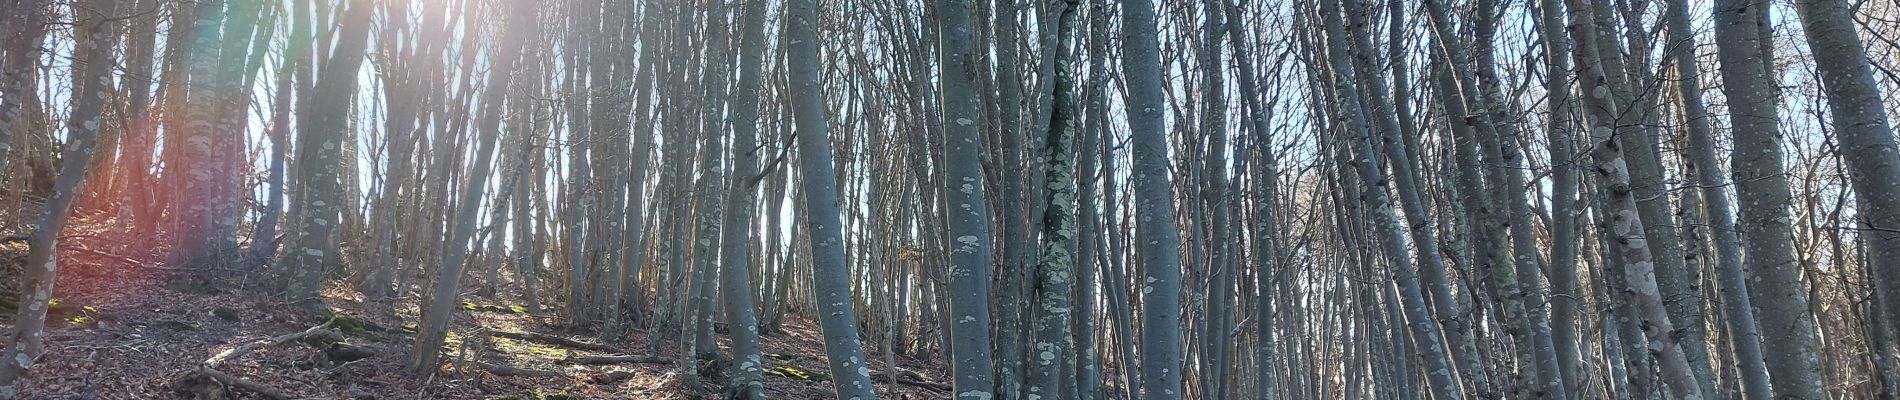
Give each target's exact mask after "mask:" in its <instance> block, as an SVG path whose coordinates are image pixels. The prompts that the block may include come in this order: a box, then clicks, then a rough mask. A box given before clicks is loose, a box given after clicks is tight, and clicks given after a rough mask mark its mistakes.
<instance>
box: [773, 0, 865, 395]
mask: <svg viewBox="0 0 1900 400" xmlns="http://www.w3.org/2000/svg"><path fill="white" fill-rule="evenodd" d="M816 8H817V6H816V5H815V4H813V0H791V1H789V2H787V3H786V14H785V22H786V24H787V25H786V29H785V31H786V33H787V34H788V36H789V37H790V39H791V41H790V43H788V44H787V49H786V50H787V54H786V57H787V61H788V63H787V70H788V71H787V72H788V73H789V74H790V75H789V78H790V81H791V89H792V93H793V94H792V96H791V97H792V114H793V117H794V119H795V120H796V122H797V124H798V125H797V128H798V162H799V167H800V168H799V170H800V174H801V177H803V178H804V182H803V184H804V188H803V189H802V191H804V192H805V193H804V194H805V196H804V199H803V200H804V202H803V205H804V206H805V209H806V212H807V213H808V215H807V217H808V218H809V219H810V221H811V223H810V225H809V226H811V265H812V275H813V276H812V291H813V295H812V297H813V300H815V301H816V302H817V303H818V313H819V317H818V322H819V325H820V326H821V327H823V328H824V336H825V356H826V359H827V361H828V362H829V365H830V367H831V376H832V386H833V387H835V388H836V389H837V393H838V398H839V399H855V400H871V399H875V398H877V395H875V394H872V392H871V369H870V366H869V365H868V364H866V363H867V362H868V359H866V358H865V357H864V347H863V345H862V342H861V341H860V340H859V339H858V327H857V321H856V316H857V312H855V311H853V310H852V309H853V304H852V295H851V280H850V279H851V271H850V270H849V269H848V265H847V264H846V261H845V260H846V259H845V256H844V247H843V246H844V229H843V228H844V226H843V224H842V223H840V221H839V218H838V181H837V179H838V178H837V172H836V167H834V166H832V161H831V160H832V155H831V136H830V135H827V134H826V133H825V99H824V91H823V90H822V86H821V83H822V82H821V81H820V80H819V74H818V72H819V71H818V69H819V67H820V66H821V65H822V63H820V62H819V58H818V32H817V24H818V12H817V10H816Z"/></svg>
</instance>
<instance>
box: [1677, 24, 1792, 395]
mask: <svg viewBox="0 0 1900 400" xmlns="http://www.w3.org/2000/svg"><path fill="white" fill-rule="evenodd" d="M1724 5H1728V6H1731V7H1732V6H1733V5H1732V4H1718V5H1717V11H1716V12H1715V19H1716V21H1717V23H1716V28H1715V31H1716V34H1715V35H1716V37H1717V41H1718V42H1717V45H1716V46H1717V48H1719V49H1720V50H1721V51H1722V53H1721V55H1724V56H1727V57H1724V59H1726V60H1737V61H1740V62H1723V63H1722V70H1723V75H1724V81H1725V82H1726V83H1725V85H1724V88H1725V92H1726V93H1727V96H1728V99H1729V107H1731V109H1733V110H1734V111H1731V114H1733V115H1734V117H1733V118H1734V120H1735V121H1736V122H1737V123H1735V125H1734V126H1735V127H1736V128H1737V129H1735V132H1736V135H1737V136H1741V135H1742V132H1741V131H1742V129H1740V128H1743V127H1744V126H1746V127H1747V128H1749V129H1763V128H1766V129H1770V131H1768V132H1767V134H1770V135H1773V134H1774V131H1773V129H1774V126H1773V124H1774V123H1775V121H1774V120H1772V119H1769V120H1766V121H1760V120H1751V121H1743V120H1744V119H1751V117H1749V116H1747V115H1748V114H1745V113H1744V110H1746V111H1747V112H1758V111H1762V107H1767V108H1768V110H1767V112H1769V113H1771V114H1770V115H1772V113H1773V112H1774V110H1773V108H1774V104H1773V97H1771V95H1770V96H1764V95H1768V93H1764V92H1761V90H1762V89H1763V86H1761V85H1765V84H1772V83H1770V82H1768V81H1767V80H1766V79H1767V78H1768V77H1767V75H1765V74H1766V73H1767V71H1763V70H1762V69H1761V67H1762V64H1761V63H1756V62H1753V60H1754V59H1753V58H1739V57H1759V56H1762V54H1760V49H1761V47H1760V46H1758V44H1757V43H1752V42H1754V41H1757V40H1762V39H1763V38H1762V37H1760V36H1758V34H1759V33H1760V32H1756V31H1755V28H1756V25H1755V23H1756V22H1757V21H1754V20H1752V19H1753V18H1752V17H1758V15H1751V14H1750V13H1749V12H1746V11H1741V12H1731V11H1740V10H1736V9H1729V8H1725V7H1723V6H1724ZM1663 16H1664V18H1665V19H1667V23H1668V29H1669V35H1670V36H1669V37H1670V39H1671V40H1672V41H1675V42H1677V43H1671V44H1670V48H1669V49H1668V50H1669V54H1670V59H1671V60H1673V62H1674V63H1675V72H1676V82H1677V84H1676V94H1677V96H1678V97H1679V98H1680V99H1681V100H1682V103H1681V104H1682V111H1683V114H1684V119H1686V120H1687V122H1688V124H1687V125H1688V134H1689V150H1690V159H1689V165H1690V169H1692V170H1694V172H1695V175H1696V176H1695V181H1696V184H1697V185H1700V186H1701V187H1702V190H1701V192H1702V203H1703V207H1704V210H1703V212H1702V213H1703V214H1704V215H1705V216H1706V218H1708V221H1709V229H1708V231H1709V233H1710V234H1712V235H1714V240H1715V257H1716V260H1715V262H1716V277H1717V281H1718V282H1720V286H1721V293H1722V306H1723V312H1725V313H1726V314H1727V318H1726V319H1725V320H1726V321H1727V322H1728V324H1727V325H1728V326H1727V327H1728V337H1729V348H1730V350H1731V351H1732V352H1734V357H1735V362H1736V366H1735V368H1736V369H1737V370H1739V371H1740V372H1741V381H1742V385H1741V389H1742V394H1743V395H1744V396H1745V397H1746V398H1748V399H1750V400H1765V399H1770V398H1773V397H1774V393H1773V392H1772V391H1771V390H1772V389H1771V388H1770V380H1769V373H1768V367H1767V364H1765V363H1764V358H1763V353H1762V341H1761V340H1762V336H1761V331H1760V330H1759V329H1758V328H1757V327H1756V319H1755V307H1754V306H1753V305H1751V304H1750V301H1751V300H1750V298H1751V296H1749V288H1748V282H1747V277H1746V272H1745V271H1746V269H1744V266H1743V258H1742V246H1743V245H1742V242H1741V239H1740V237H1738V235H1737V234H1736V226H1735V216H1734V215H1733V214H1732V213H1733V210H1732V209H1731V208H1730V207H1732V206H1731V205H1730V204H1731V203H1729V197H1728V192H1727V191H1725V190H1723V187H1725V186H1727V182H1725V181H1724V180H1723V179H1722V168H1721V165H1722V164H1721V159H1720V158H1719V157H1717V155H1716V147H1715V134H1714V129H1711V128H1710V126H1709V113H1708V110H1707V108H1706V107H1705V106H1703V103H1702V78H1701V73H1702V71H1701V68H1699V67H1698V66H1697V65H1696V62H1695V59H1696V58H1695V47H1696V46H1695V36H1694V31H1691V30H1690V28H1689V10H1688V4H1687V3H1686V2H1684V1H1683V0H1671V1H1669V3H1668V10H1666V11H1665V12H1664V14H1663ZM1730 71H1733V72H1730ZM1763 124H1766V126H1764V125H1763ZM1754 135H1755V136H1756V137H1757V138H1758V139H1757V140H1759V135H1760V133H1755V134H1754ZM1772 140H1773V139H1770V142H1769V143H1768V144H1771V145H1776V147H1779V144H1778V143H1774V142H1773V141H1772ZM1738 153H1739V152H1738ZM1775 154H1777V155H1779V152H1775ZM1741 156H1742V154H1737V159H1738V160H1739V159H1741ZM1775 165H1780V162H1779V161H1778V160H1777V161H1776V162H1775ZM1776 175H1779V174H1776ZM1786 183H1787V182H1786V181H1785V180H1784V181H1783V182H1782V184H1783V186H1782V187H1783V188H1785V187H1786ZM1738 195H1739V196H1741V197H1742V198H1747V197H1748V194H1747V193H1738ZM1783 205H1784V206H1785V205H1786V204H1783ZM1783 239H1786V238H1783ZM1750 248H1751V249H1752V248H1754V247H1753V245H1752V244H1751V245H1750ZM1751 253H1753V251H1751Z"/></svg>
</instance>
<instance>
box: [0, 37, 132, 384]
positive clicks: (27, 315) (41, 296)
mask: <svg viewBox="0 0 1900 400" xmlns="http://www.w3.org/2000/svg"><path fill="white" fill-rule="evenodd" d="M93 4H95V5H96V7H98V8H96V9H90V10H87V9H83V8H76V11H75V13H76V14H78V15H76V18H75V19H76V20H77V21H76V23H77V24H76V25H74V28H75V34H79V35H83V38H80V39H79V40H77V44H75V46H76V47H77V48H76V49H75V53H77V54H83V55H84V60H85V61H86V62H84V63H81V64H78V65H76V66H75V67H76V68H74V69H73V77H72V81H73V82H98V83H96V84H104V82H108V81H109V80H110V75H108V74H109V73H110V72H111V66H112V65H113V64H114V62H113V51H112V50H113V49H114V48H117V47H118V36H117V31H118V29H117V26H116V25H117V24H118V22H117V21H115V20H113V19H112V18H113V17H115V16H117V15H118V14H117V12H118V1H116V0H97V1H96V2H95V3H93ZM35 28H37V27H35ZM29 53H31V54H37V52H29ZM34 60H37V58H34ZM25 89H27V91H28V92H31V90H30V89H31V88H25ZM109 92H110V91H109V90H107V89H105V88H97V90H87V91H83V92H82V93H83V94H81V95H80V96H79V97H78V99H76V100H77V101H75V102H74V103H73V108H72V112H71V113H70V114H68V115H67V119H66V123H67V132H68V136H67V141H66V150H65V151H64V152H62V154H61V155H60V167H59V175H58V177H56V178H54V182H53V193H52V195H51V196H50V197H48V198H47V199H46V204H45V206H44V207H45V208H44V209H42V210H41V211H40V215H39V221H38V222H39V224H38V225H36V226H34V228H33V233H32V234H31V235H29V236H28V237H27V255H26V260H25V261H26V264H25V271H24V272H25V275H26V276H25V277H24V278H25V279H24V280H23V281H22V282H21V287H20V289H21V290H20V300H19V303H18V304H17V305H18V308H19V310H18V311H16V312H15V314H14V316H13V331H12V332H9V333H8V334H7V336H8V337H7V339H8V343H9V344H8V345H7V346H6V350H5V351H4V353H0V354H4V358H0V360H5V362H0V399H16V398H20V397H21V394H20V391H21V387H20V378H22V377H23V376H25V375H26V372H27V370H28V369H30V368H32V367H33V363H34V360H35V359H36V358H38V357H39V356H40V353H41V352H42V351H44V347H43V346H44V340H45V338H44V337H43V336H42V335H43V334H44V333H45V330H46V311H47V308H48V304H47V302H48V301H50V300H52V298H53V283H54V282H56V281H58V279H59V237H60V232H61V231H62V230H64V228H65V227H66V223H67V219H68V218H67V217H68V216H69V215H70V214H71V213H72V209H73V199H75V198H77V197H78V195H79V193H78V189H79V188H80V187H81V185H80V184H81V183H82V182H81V181H83V180H85V178H86V175H87V171H86V170H87V167H89V166H91V165H92V157H93V147H94V146H93V142H94V139H95V138H97V137H98V135H99V127H100V126H102V124H101V121H102V118H101V116H102V115H101V114H102V112H101V110H102V109H104V107H105V103H106V95H107V93H109Z"/></svg>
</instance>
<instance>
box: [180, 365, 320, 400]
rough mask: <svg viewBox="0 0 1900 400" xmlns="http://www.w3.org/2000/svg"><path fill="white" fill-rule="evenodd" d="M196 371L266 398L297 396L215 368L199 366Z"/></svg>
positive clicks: (280, 399)
mask: <svg viewBox="0 0 1900 400" xmlns="http://www.w3.org/2000/svg"><path fill="white" fill-rule="evenodd" d="M195 372H196V373H198V374H199V375H200V376H204V377H206V378H211V380H214V381H217V382H218V383H221V384H224V385H225V386H235V387H238V388H241V389H244V390H249V391H251V393H257V394H258V395H259V396H264V397H265V398H268V399H274V400H286V399H293V398H296V397H293V396H291V395H290V393H285V392H284V391H282V390H277V388H274V387H270V386H269V385H265V384H262V383H257V382H252V381H250V380H247V379H244V378H239V377H235V376H231V374H226V373H223V372H218V370H215V369H210V368H204V367H199V368H198V370H197V371H195Z"/></svg>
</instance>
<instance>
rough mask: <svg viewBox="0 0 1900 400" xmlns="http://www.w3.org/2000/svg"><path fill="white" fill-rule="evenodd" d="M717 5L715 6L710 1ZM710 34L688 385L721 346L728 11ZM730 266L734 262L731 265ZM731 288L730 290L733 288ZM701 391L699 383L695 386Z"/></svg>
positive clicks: (686, 343)
mask: <svg viewBox="0 0 1900 400" xmlns="http://www.w3.org/2000/svg"><path fill="white" fill-rule="evenodd" d="M708 4H715V3H708ZM707 18H708V19H709V21H708V22H709V23H708V25H707V29H706V30H707V31H708V33H709V34H710V35H708V37H707V39H706V43H707V45H708V48H707V49H706V67H705V68H706V72H705V76H703V77H702V78H701V79H702V81H701V82H702V84H703V85H704V86H705V89H706V97H705V98H704V101H705V103H704V105H705V107H706V109H705V110H704V111H702V115H701V117H702V118H704V121H702V125H700V126H701V127H702V130H701V131H700V136H701V137H702V138H703V139H704V140H705V143H704V144H703V145H702V147H701V148H700V155H699V157H700V158H699V164H700V165H699V184H697V185H695V189H694V190H693V195H694V197H697V199H696V201H698V203H699V207H698V211H696V212H695V213H694V217H697V218H698V219H699V221H698V224H699V228H698V229H697V230H695V232H696V233H697V234H698V235H699V237H698V238H697V239H695V240H693V257H694V258H695V260H694V262H693V276H692V278H690V279H692V283H691V287H690V289H689V290H688V292H687V293H688V296H689V298H688V299H687V300H686V301H687V304H686V307H688V309H691V310H692V312H690V313H686V314H684V315H681V318H684V319H685V320H684V321H683V322H684V324H682V326H683V330H682V332H684V334H686V335H689V336H686V337H682V338H681V339H680V345H681V346H683V347H682V348H683V349H684V351H682V352H681V353H680V366H681V367H680V368H681V369H680V372H681V374H682V376H683V377H685V378H686V379H687V382H692V383H696V382H697V381H698V376H699V374H698V373H697V371H699V363H700V362H701V360H702V359H703V360H706V361H709V362H710V361H713V360H716V359H718V358H719V347H718V344H717V343H715V342H714V341H713V329H712V322H713V316H714V315H713V314H715V313H716V311H715V309H714V305H715V303H713V294H714V292H713V291H714V290H716V289H718V287H717V286H715V285H717V284H718V281H716V280H714V279H713V278H714V277H716V276H718V274H717V273H716V272H717V271H718V269H719V245H720V243H719V239H720V237H719V231H720V228H722V227H721V226H719V223H720V219H721V218H723V216H724V215H725V204H724V203H725V201H726V199H725V191H726V182H725V179H726V177H725V167H724V166H725V158H726V145H725V143H724V142H723V141H722V140H720V139H722V138H723V136H725V135H726V132H725V118H726V115H725V112H724V109H725V105H726V41H727V40H726V37H727V35H728V34H729V32H730V31H731V27H730V26H728V24H727V22H726V21H727V19H726V12H725V10H724V9H714V10H712V11H711V13H710V15H709V16H708V17H707ZM727 245H728V246H733V245H737V246H744V245H745V242H743V241H741V242H739V243H728V244H727ZM727 262H731V261H727ZM728 290H731V289H730V288H729V289H728ZM688 387H691V388H694V389H693V390H694V391H695V392H697V391H698V390H699V389H698V388H699V387H700V386H699V385H697V384H691V385H689V386H688Z"/></svg>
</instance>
